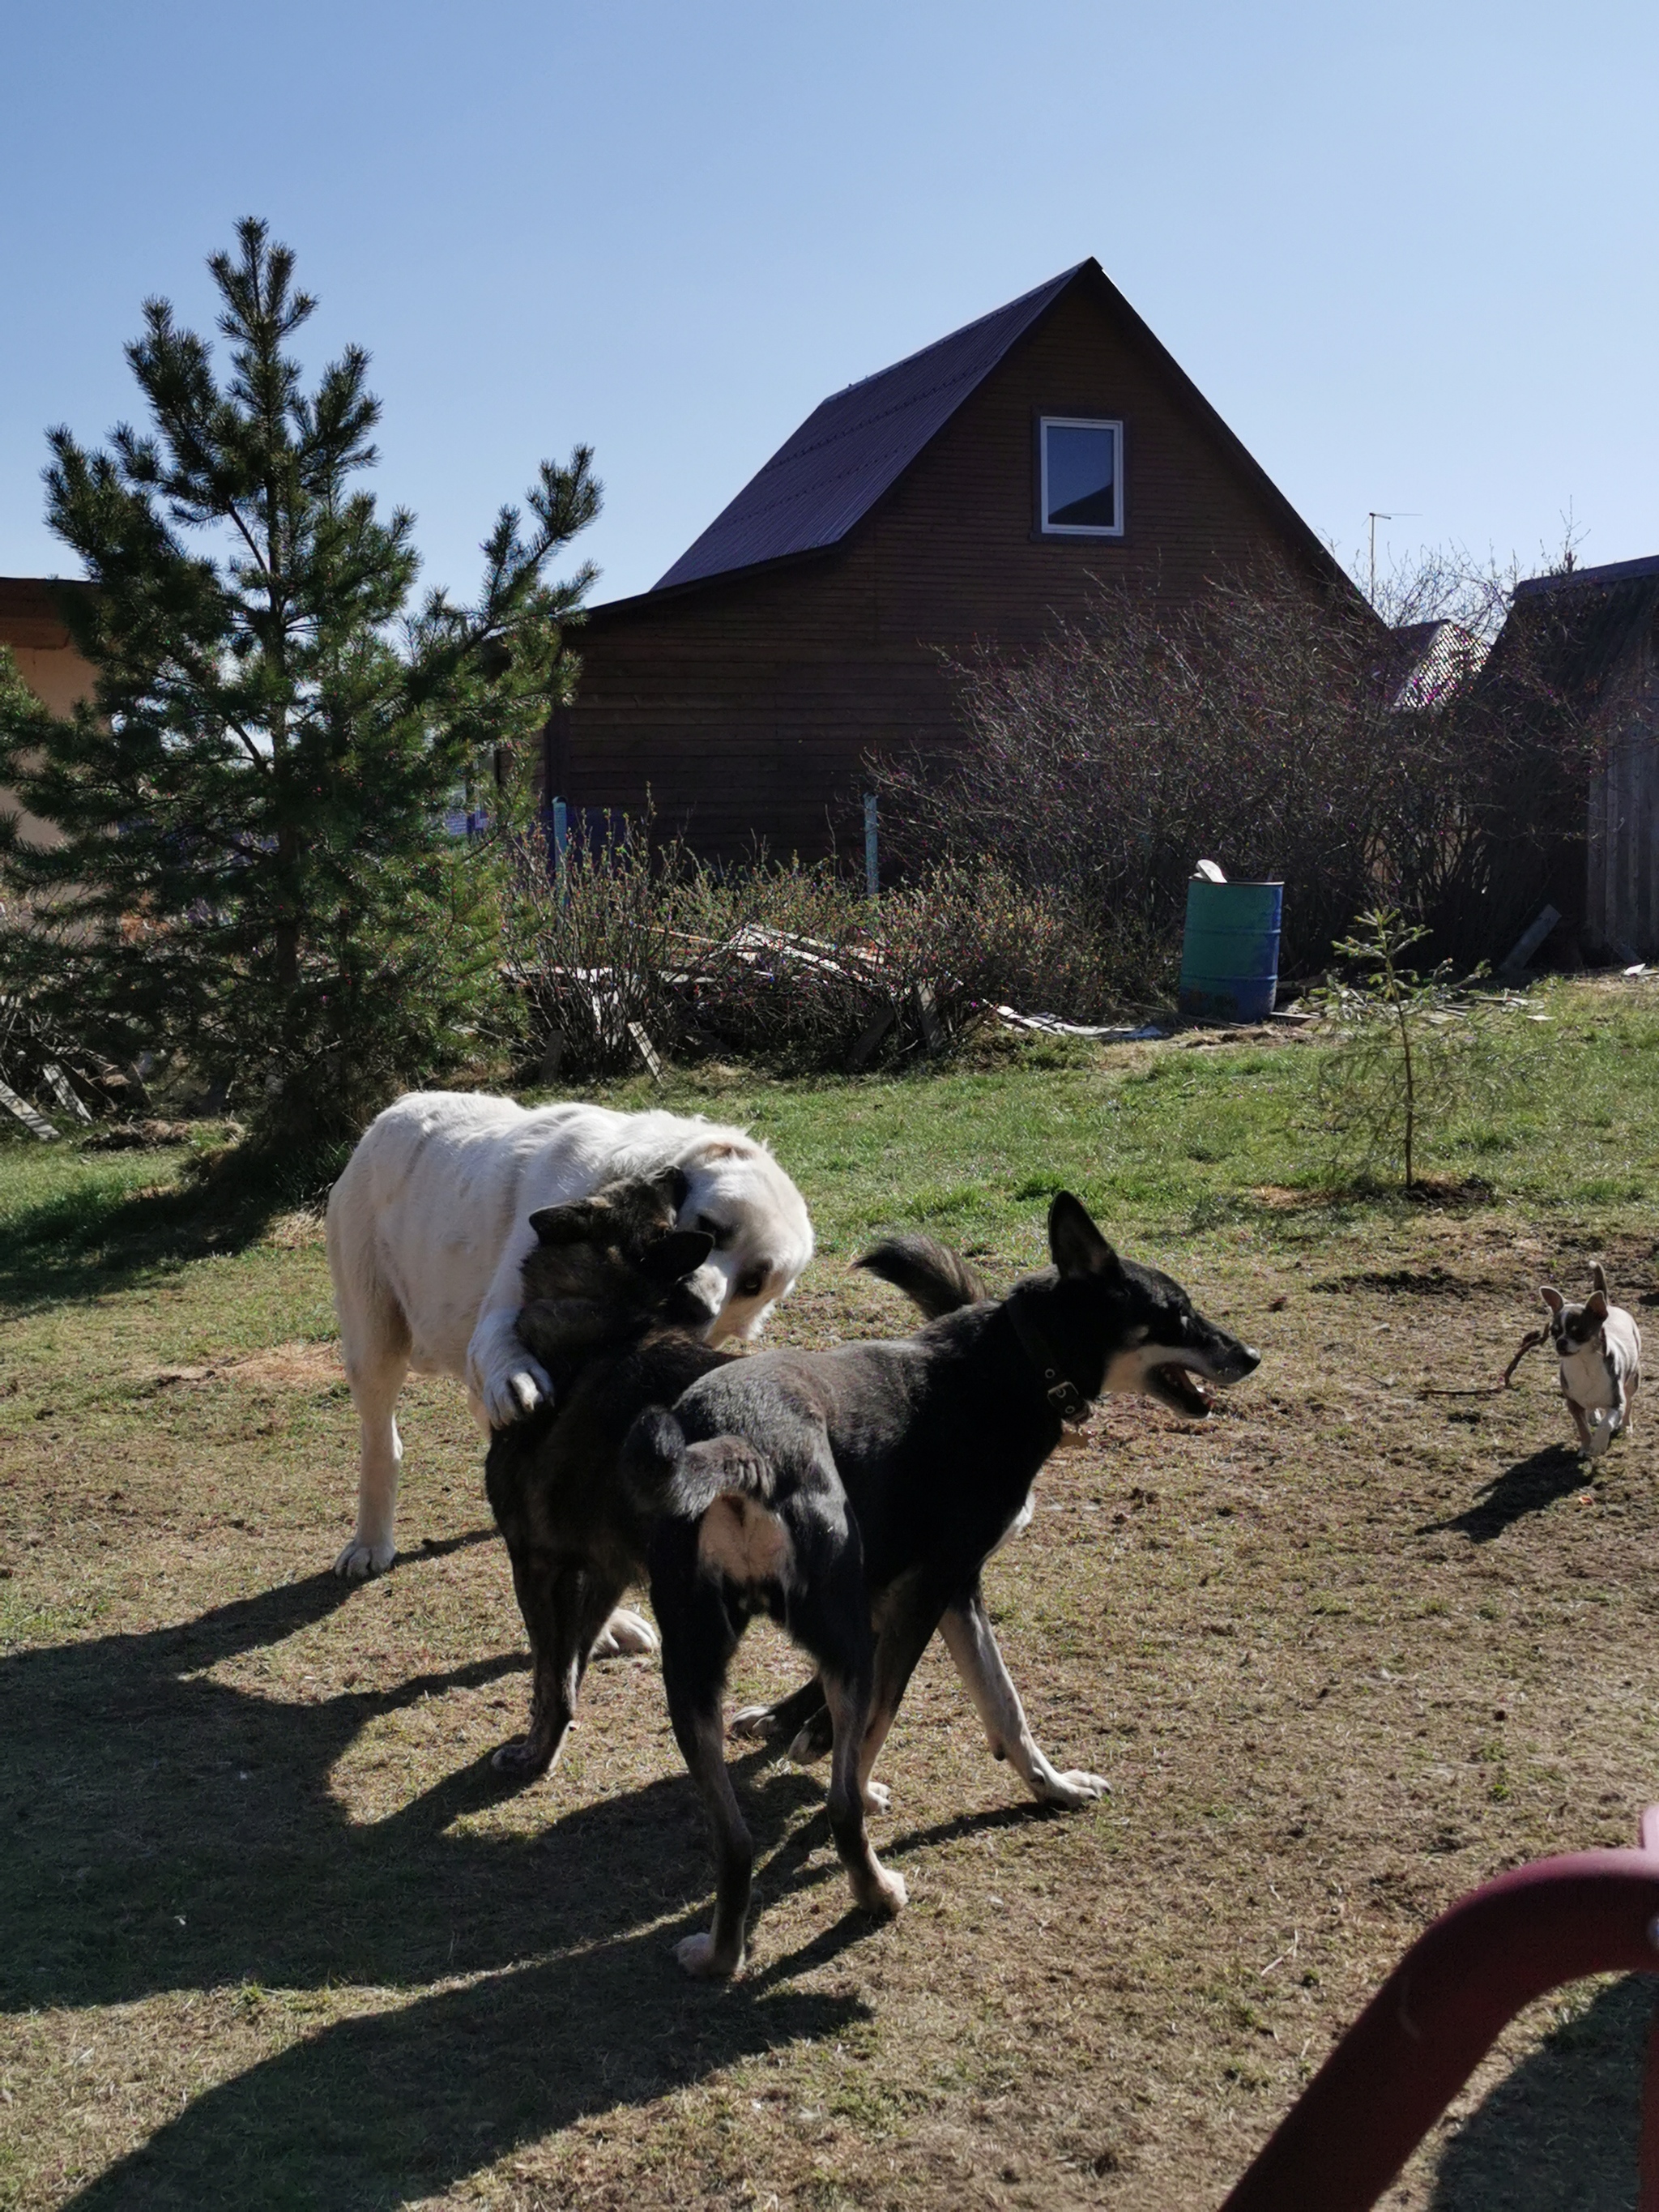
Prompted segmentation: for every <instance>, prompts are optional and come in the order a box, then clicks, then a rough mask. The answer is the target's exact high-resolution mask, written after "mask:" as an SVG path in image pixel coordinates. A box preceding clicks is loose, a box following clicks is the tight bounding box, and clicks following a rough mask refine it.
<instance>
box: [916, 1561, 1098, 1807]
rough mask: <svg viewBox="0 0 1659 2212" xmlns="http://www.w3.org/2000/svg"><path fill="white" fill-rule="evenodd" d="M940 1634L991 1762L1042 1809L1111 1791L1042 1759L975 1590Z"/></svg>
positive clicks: (951, 1612)
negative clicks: (1008, 1771) (1003, 1764)
mask: <svg viewBox="0 0 1659 2212" xmlns="http://www.w3.org/2000/svg"><path fill="white" fill-rule="evenodd" d="M939 1633H940V1634H941V1635H942V1636H943V1637H944V1638H945V1649H946V1650H948V1651H949V1653H950V1655H951V1659H952V1660H953V1661H954V1662H955V1664H956V1670H957V1674H960V1675H961V1677H962V1680H963V1687H964V1688H965V1689H966V1691H967V1692H968V1694H969V1697H970V1698H971V1699H973V1701H974V1710H975V1712H977V1713H978V1715H979V1717H980V1720H981V1723H983V1726H984V1729H985V1736H986V1741H987V1742H988V1743H989V1745H990V1747H991V1750H992V1753H993V1754H994V1757H996V1758H998V1759H1006V1760H1007V1761H1008V1763H1009V1765H1011V1766H1012V1768H1013V1770H1014V1771H1015V1773H1016V1774H1018V1776H1019V1778H1020V1779H1021V1780H1022V1781H1023V1782H1024V1784H1025V1785H1026V1787H1027V1788H1028V1789H1029V1790H1030V1792H1031V1794H1032V1796H1035V1797H1040V1798H1041V1799H1042V1802H1043V1803H1044V1804H1045V1805H1064V1806H1066V1807H1074V1806H1078V1805H1086V1804H1088V1803H1089V1802H1090V1801H1091V1798H1095V1797H1098V1796H1101V1795H1103V1792H1104V1791H1106V1790H1109V1788H1110V1787H1111V1784H1109V1783H1108V1782H1105V1781H1103V1780H1102V1778H1101V1777H1100V1776H1099V1775H1098V1774H1085V1773H1083V1772H1082V1771H1080V1770H1079V1771H1074V1772H1072V1773H1069V1774H1061V1773H1060V1772H1059V1771H1057V1770H1056V1769H1055V1768H1054V1767H1053V1766H1051V1765H1050V1764H1049V1763H1048V1759H1046V1758H1045V1757H1044V1756H1043V1754H1042V1750H1041V1748H1040V1747H1039V1746H1038V1744H1037V1741H1036V1737H1035V1736H1033V1735H1032V1734H1031V1729H1030V1723H1029V1722H1028V1721H1027V1720H1026V1717H1025V1708H1024V1705H1021V1704H1020V1701H1019V1692H1018V1690H1017V1689H1016V1688H1015V1687H1014V1685H1013V1681H1012V1678H1011V1676H1010V1675H1009V1673H1008V1669H1007V1667H1006V1664H1005V1663H1004V1661H1003V1656H1002V1653H1001V1652H1000V1650H999V1649H998V1648H997V1639H996V1637H995V1635H994V1632H993V1631H992V1627H991V1621H990V1616H989V1615H988V1614H987V1612H986V1610H985V1601H984V1599H983V1598H982V1597H981V1595H980V1593H979V1592H978V1590H975V1592H974V1594H973V1595H972V1597H970V1598H969V1599H968V1600H967V1601H966V1602H965V1603H964V1604H962V1605H953V1606H951V1607H948V1608H947V1610H946V1612H945V1618H944V1619H943V1620H941V1621H940V1623H939Z"/></svg>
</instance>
